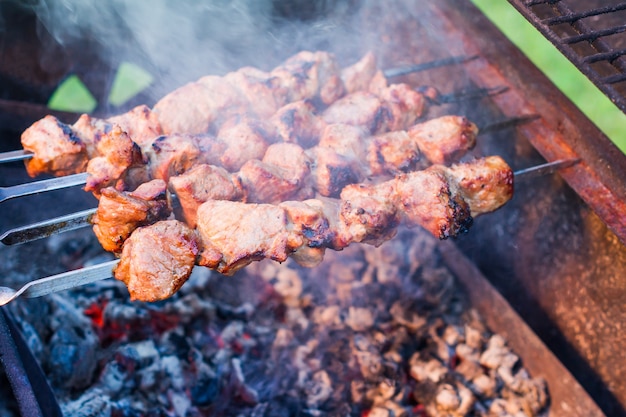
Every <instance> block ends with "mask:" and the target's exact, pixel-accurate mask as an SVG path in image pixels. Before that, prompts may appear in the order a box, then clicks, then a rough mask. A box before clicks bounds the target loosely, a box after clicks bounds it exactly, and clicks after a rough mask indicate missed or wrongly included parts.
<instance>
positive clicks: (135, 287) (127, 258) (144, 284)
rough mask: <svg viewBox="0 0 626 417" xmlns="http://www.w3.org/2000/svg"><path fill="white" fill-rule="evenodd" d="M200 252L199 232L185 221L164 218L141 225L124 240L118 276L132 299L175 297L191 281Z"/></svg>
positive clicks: (149, 299)
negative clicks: (150, 223) (189, 279)
mask: <svg viewBox="0 0 626 417" xmlns="http://www.w3.org/2000/svg"><path fill="white" fill-rule="evenodd" d="M198 252H199V248H198V241H197V236H196V233H195V231H194V230H193V229H191V228H189V227H188V226H187V225H185V224H184V223H182V222H179V221H176V220H164V221H160V222H158V223H155V224H153V225H151V226H147V227H142V228H140V229H137V230H136V231H135V232H134V233H133V234H132V236H131V237H130V239H128V240H127V241H126V243H125V244H124V250H123V251H122V258H121V261H120V263H119V265H118V266H117V268H116V269H115V272H114V275H115V278H117V279H119V280H120V281H122V282H124V283H125V284H126V286H127V287H128V291H129V293H130V298H131V300H141V301H159V300H163V299H165V298H168V297H171V296H172V295H173V294H174V293H175V292H176V291H178V290H179V289H180V287H181V286H182V285H183V284H184V283H185V281H187V279H188V278H189V276H190V275H191V271H192V270H193V267H194V264H195V261H196V256H197V254H198Z"/></svg>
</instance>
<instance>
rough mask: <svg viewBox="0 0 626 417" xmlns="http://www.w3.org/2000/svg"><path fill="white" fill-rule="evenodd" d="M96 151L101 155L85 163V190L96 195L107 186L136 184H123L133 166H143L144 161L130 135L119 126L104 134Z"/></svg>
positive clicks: (121, 186)
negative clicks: (87, 175)
mask: <svg viewBox="0 0 626 417" xmlns="http://www.w3.org/2000/svg"><path fill="white" fill-rule="evenodd" d="M96 147H97V153H98V154H99V155H102V156H97V157H95V158H92V159H91V160H90V161H89V163H88V164H87V173H89V177H88V178H87V184H86V185H85V191H93V192H94V194H95V195H96V196H97V197H98V196H99V195H100V190H101V189H102V188H104V187H108V186H116V188H117V189H120V190H126V189H128V188H136V186H137V185H138V184H125V183H124V179H125V178H126V176H127V174H128V173H129V169H130V168H131V167H133V166H139V167H141V166H143V165H144V164H145V162H144V161H143V157H142V155H141V150H140V149H139V146H137V144H136V143H135V142H133V141H132V140H131V139H130V136H129V135H128V134H127V133H126V132H124V131H123V130H122V129H121V128H120V127H119V126H115V127H114V128H113V130H111V131H110V132H109V133H107V134H105V135H104V136H103V137H102V139H100V141H98V143H97V145H96Z"/></svg>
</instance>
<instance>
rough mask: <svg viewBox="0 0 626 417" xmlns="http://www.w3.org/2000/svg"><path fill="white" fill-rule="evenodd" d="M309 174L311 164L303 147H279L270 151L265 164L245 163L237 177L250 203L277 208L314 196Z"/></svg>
mask: <svg viewBox="0 0 626 417" xmlns="http://www.w3.org/2000/svg"><path fill="white" fill-rule="evenodd" d="M309 174H310V169H309V160H308V158H307V156H306V155H305V153H304V151H303V149H302V148H301V147H299V146H298V145H296V144H293V143H277V144H274V145H271V146H270V147H269V148H268V149H267V152H266V153H265V156H264V157H263V160H262V161H259V160H254V159H253V160H250V161H248V162H246V163H245V164H244V165H243V167H241V170H239V174H238V175H239V179H240V181H241V185H242V186H243V188H244V190H245V193H246V199H247V201H248V202H251V203H274V204H277V203H279V202H281V201H284V200H286V199H289V198H292V197H294V196H295V195H296V194H298V195H299V196H300V197H302V196H304V195H307V196H312V194H313V190H312V189H311V188H310V186H307V185H308V184H307V179H308V177H309Z"/></svg>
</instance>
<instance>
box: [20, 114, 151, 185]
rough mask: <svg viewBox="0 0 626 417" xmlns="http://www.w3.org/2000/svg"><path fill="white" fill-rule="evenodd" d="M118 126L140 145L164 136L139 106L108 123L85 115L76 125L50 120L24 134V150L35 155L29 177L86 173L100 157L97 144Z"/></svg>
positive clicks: (38, 122) (34, 125) (28, 162)
mask: <svg viewBox="0 0 626 417" xmlns="http://www.w3.org/2000/svg"><path fill="white" fill-rule="evenodd" d="M114 125H117V126H119V127H120V128H121V129H122V130H123V131H125V132H126V133H128V134H129V136H131V137H132V138H133V141H134V142H135V143H137V144H143V143H144V142H145V141H147V140H152V139H153V138H154V137H156V136H158V135H160V134H162V131H161V127H160V125H159V124H158V122H157V121H156V119H155V118H154V115H153V114H152V113H151V112H150V109H148V108H147V107H146V106H138V107H136V108H134V109H133V110H131V111H130V112H128V113H125V114H123V115H120V116H115V117H113V118H111V119H108V120H102V119H97V118H93V117H91V116H89V115H86V114H84V115H82V116H81V117H80V118H79V119H78V120H77V121H76V123H74V124H73V125H66V124H64V123H62V122H61V121H59V120H58V119H57V118H56V117H54V116H46V117H44V118H43V119H41V120H39V121H37V122H35V123H33V125H31V126H30V127H29V128H28V129H26V130H25V131H24V132H23V133H22V146H23V148H24V150H26V151H30V152H32V153H33V154H34V155H33V157H32V158H31V159H29V160H27V161H26V162H25V163H26V170H27V171H28V174H29V175H30V176H32V177H34V176H37V175H39V174H42V173H51V174H54V175H57V176H62V175H69V174H75V173H78V172H83V171H84V170H85V168H86V167H87V163H88V162H89V159H91V158H94V157H97V156H100V153H99V152H98V149H97V143H98V142H99V141H100V139H101V138H102V136H103V135H105V134H107V133H108V132H110V131H111V129H112V128H113V126H114Z"/></svg>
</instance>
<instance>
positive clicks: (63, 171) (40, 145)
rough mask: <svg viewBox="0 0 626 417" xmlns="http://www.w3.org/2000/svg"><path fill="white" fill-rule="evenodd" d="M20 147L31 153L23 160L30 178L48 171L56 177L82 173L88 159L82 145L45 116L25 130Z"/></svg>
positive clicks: (62, 126)
mask: <svg viewBox="0 0 626 417" xmlns="http://www.w3.org/2000/svg"><path fill="white" fill-rule="evenodd" d="M22 146H23V147H24V150H26V151H30V152H32V153H33V154H34V156H33V157H32V158H31V159H29V160H27V161H26V170H27V171H28V175H30V176H31V177H34V176H37V175H39V174H42V173H48V172H54V173H56V174H57V175H69V174H74V173H76V172H82V171H84V170H85V168H86V167H87V162H88V160H89V156H88V155H87V149H86V147H85V144H84V143H83V142H82V141H81V140H80V138H79V137H77V136H76V135H75V133H74V132H73V131H72V129H70V127H69V126H68V125H66V124H63V123H61V122H60V121H59V120H58V119H57V118H56V117H54V116H46V117H44V118H43V119H41V120H39V121H37V122H35V123H34V124H33V125H32V126H30V127H29V128H28V129H26V130H25V131H24V133H22Z"/></svg>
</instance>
